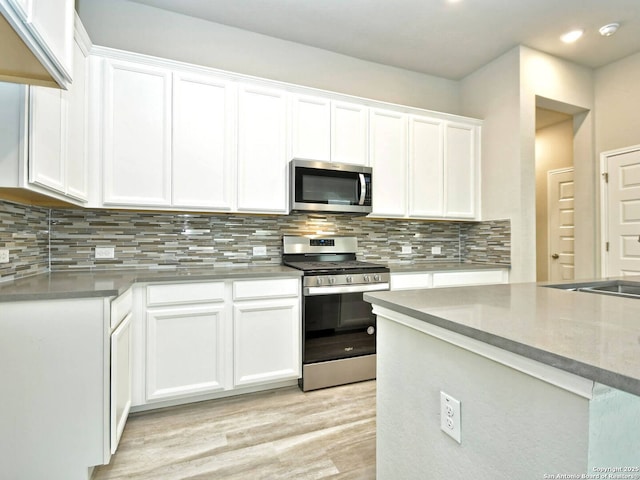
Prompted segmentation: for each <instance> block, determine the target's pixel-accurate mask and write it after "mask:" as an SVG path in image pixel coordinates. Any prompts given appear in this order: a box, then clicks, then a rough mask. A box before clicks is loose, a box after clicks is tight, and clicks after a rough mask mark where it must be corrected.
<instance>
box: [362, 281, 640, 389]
mask: <svg viewBox="0 0 640 480" xmlns="http://www.w3.org/2000/svg"><path fill="white" fill-rule="evenodd" d="M625 280H630V281H637V282H640V277H625ZM364 299H365V300H367V301H369V302H371V303H372V304H374V305H378V306H380V307H384V308H387V309H389V310H391V311H394V312H397V313H401V314H405V315H408V316H410V317H413V318H416V319H418V320H421V321H425V322H428V323H430V324H432V325H436V326H438V327H441V328H445V329H447V330H449V331H452V332H456V333H458V334H461V335H464V336H467V337H470V338H473V339H475V340H479V341H482V342H484V343H487V344H489V345H493V346H495V347H498V348H501V349H503V350H507V351H510V352H513V353H516V354H518V355H521V356H524V357H527V358H530V359H532V360H536V361H538V362H541V363H544V364H547V365H550V366H553V367H556V368H559V369H561V370H564V371H567V372H570V373H573V374H575V375H579V376H581V377H583V378H587V379H589V380H593V381H596V382H599V383H602V384H605V385H609V386H611V387H614V388H618V389H620V390H623V391H627V392H629V393H633V394H635V395H639V396H640V300H639V299H631V298H620V297H614V296H609V295H598V294H593V293H586V292H578V291H568V290H562V289H556V288H546V287H545V286H544V285H542V284H536V283H514V284H504V285H485V286H475V287H456V288H439V289H421V290H402V291H384V292H371V293H366V294H365V295H364Z"/></svg>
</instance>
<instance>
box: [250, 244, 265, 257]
mask: <svg viewBox="0 0 640 480" xmlns="http://www.w3.org/2000/svg"><path fill="white" fill-rule="evenodd" d="M253 256H254V257H266V256H267V247H265V246H264V245H262V246H259V247H253Z"/></svg>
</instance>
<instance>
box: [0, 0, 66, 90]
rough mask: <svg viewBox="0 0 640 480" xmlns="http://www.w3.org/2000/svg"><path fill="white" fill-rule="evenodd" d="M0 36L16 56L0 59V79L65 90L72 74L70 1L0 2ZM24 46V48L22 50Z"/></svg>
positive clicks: (3, 56)
mask: <svg viewBox="0 0 640 480" xmlns="http://www.w3.org/2000/svg"><path fill="white" fill-rule="evenodd" d="M0 14H1V15H3V16H4V18H5V20H6V22H4V21H3V22H0V34H1V35H2V38H3V41H5V42H7V44H8V45H9V47H10V48H11V50H12V51H13V52H19V53H17V54H16V55H18V57H17V58H16V56H15V55H2V58H0V72H2V74H0V79H1V80H3V81H11V82H17V83H29V84H34V85H41V86H61V87H64V88H67V87H68V85H69V84H70V83H71V80H72V74H73V22H74V18H75V2H74V0H0ZM24 46H26V47H27V48H24Z"/></svg>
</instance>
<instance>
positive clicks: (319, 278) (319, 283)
mask: <svg viewBox="0 0 640 480" xmlns="http://www.w3.org/2000/svg"><path fill="white" fill-rule="evenodd" d="M316 283H317V284H318V285H322V284H323V283H324V279H323V278H322V277H318V278H317V279H316Z"/></svg>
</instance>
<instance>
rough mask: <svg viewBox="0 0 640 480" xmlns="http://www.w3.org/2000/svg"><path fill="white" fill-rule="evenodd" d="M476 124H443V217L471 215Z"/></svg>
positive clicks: (473, 195)
mask: <svg viewBox="0 0 640 480" xmlns="http://www.w3.org/2000/svg"><path fill="white" fill-rule="evenodd" d="M476 131H477V129H476V127H475V126H473V125H467V124H461V123H450V122H447V123H446V125H445V150H444V152H445V176H444V178H445V202H444V204H445V211H444V216H445V217H451V218H475V217H476V215H477V213H476V210H477V206H476V204H477V201H476V196H477V179H478V173H477V172H478V165H477V159H478V153H477V146H476V145H477V142H476Z"/></svg>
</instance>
